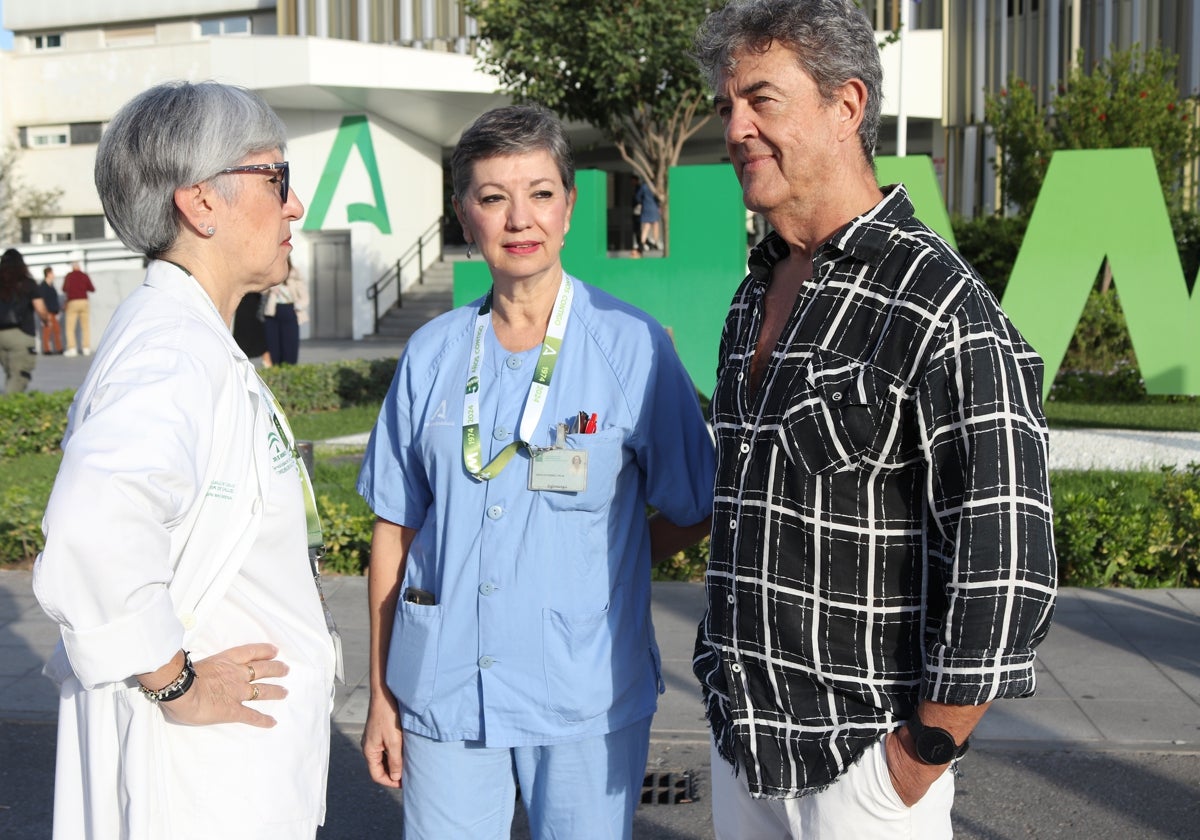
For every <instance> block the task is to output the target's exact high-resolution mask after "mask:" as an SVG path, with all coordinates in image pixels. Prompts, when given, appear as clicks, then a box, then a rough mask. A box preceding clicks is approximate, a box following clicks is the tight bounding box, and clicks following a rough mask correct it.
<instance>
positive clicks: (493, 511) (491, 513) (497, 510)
mask: <svg viewBox="0 0 1200 840" xmlns="http://www.w3.org/2000/svg"><path fill="white" fill-rule="evenodd" d="M487 515H488V519H499V518H500V517H501V516H503V515H504V508H502V507H500V505H492V506H491V507H490V508H488V509H487Z"/></svg>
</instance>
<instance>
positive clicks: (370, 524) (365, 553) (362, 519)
mask: <svg viewBox="0 0 1200 840" xmlns="http://www.w3.org/2000/svg"><path fill="white" fill-rule="evenodd" d="M318 506H319V508H320V510H321V528H322V529H323V531H324V536H325V561H324V562H323V563H322V564H321V570H322V571H323V572H329V573H331V574H338V575H361V574H362V573H363V570H364V569H365V568H366V567H367V564H368V562H369V560H370V557H371V534H372V532H373V530H374V528H375V517H374V516H373V515H371V514H370V513H369V512H368V513H353V512H352V511H351V510H350V505H348V504H347V503H346V502H334V501H332V500H331V499H330V498H329V497H328V496H324V495H322V496H321V498H320V500H319V505H318Z"/></svg>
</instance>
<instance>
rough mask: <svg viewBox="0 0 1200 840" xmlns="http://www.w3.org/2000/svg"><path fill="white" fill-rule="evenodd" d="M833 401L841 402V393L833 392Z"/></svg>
mask: <svg viewBox="0 0 1200 840" xmlns="http://www.w3.org/2000/svg"><path fill="white" fill-rule="evenodd" d="M833 401H834V402H841V401H842V395H841V394H840V393H837V394H834V395H833Z"/></svg>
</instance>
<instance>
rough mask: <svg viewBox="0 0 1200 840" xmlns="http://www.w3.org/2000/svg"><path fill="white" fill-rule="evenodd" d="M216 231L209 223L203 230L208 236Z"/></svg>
mask: <svg viewBox="0 0 1200 840" xmlns="http://www.w3.org/2000/svg"><path fill="white" fill-rule="evenodd" d="M216 232H217V229H216V228H215V227H213V226H211V225H209V227H208V228H207V229H206V230H205V233H207V234H208V235H209V236H212V235H213V234H214V233H216Z"/></svg>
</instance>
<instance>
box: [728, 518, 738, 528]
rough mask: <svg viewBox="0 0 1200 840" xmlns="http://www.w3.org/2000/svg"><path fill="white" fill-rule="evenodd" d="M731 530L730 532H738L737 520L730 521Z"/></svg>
mask: <svg viewBox="0 0 1200 840" xmlns="http://www.w3.org/2000/svg"><path fill="white" fill-rule="evenodd" d="M729 530H730V531H736V530H737V520H736V519H730V520H729Z"/></svg>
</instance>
